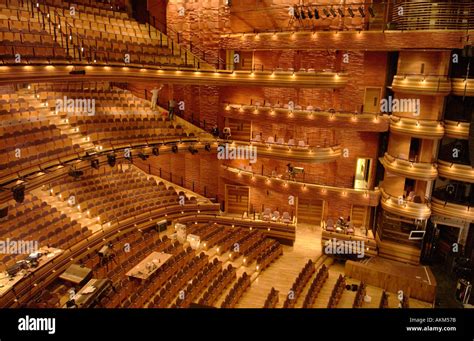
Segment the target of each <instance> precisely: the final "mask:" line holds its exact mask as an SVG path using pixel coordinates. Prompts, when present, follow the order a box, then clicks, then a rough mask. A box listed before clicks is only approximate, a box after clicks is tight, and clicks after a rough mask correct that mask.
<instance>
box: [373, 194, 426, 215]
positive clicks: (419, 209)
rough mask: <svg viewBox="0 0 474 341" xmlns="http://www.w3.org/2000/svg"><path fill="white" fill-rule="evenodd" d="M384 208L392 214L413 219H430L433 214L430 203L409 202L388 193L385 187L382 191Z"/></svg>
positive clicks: (381, 201)
mask: <svg viewBox="0 0 474 341" xmlns="http://www.w3.org/2000/svg"><path fill="white" fill-rule="evenodd" d="M380 192H381V195H382V198H381V199H380V203H381V204H382V208H383V209H384V210H386V211H388V212H390V213H393V214H397V215H400V216H403V217H408V218H412V219H428V218H429V217H430V214H431V209H430V205H429V203H428V202H414V201H408V200H406V199H404V198H403V197H395V196H393V195H390V194H389V193H387V192H386V191H385V190H384V189H383V187H382V188H381V189H380Z"/></svg>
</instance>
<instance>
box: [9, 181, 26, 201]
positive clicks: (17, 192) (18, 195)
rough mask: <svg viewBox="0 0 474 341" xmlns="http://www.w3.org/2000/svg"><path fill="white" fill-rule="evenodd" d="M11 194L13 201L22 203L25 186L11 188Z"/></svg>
mask: <svg viewBox="0 0 474 341" xmlns="http://www.w3.org/2000/svg"><path fill="white" fill-rule="evenodd" d="M12 192H13V199H15V201H16V202H18V203H22V202H23V200H25V185H18V186H15V187H13V189H12Z"/></svg>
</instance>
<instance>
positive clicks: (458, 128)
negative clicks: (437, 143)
mask: <svg viewBox="0 0 474 341" xmlns="http://www.w3.org/2000/svg"><path fill="white" fill-rule="evenodd" d="M470 126H471V124H470V123H469V122H458V121H449V120H446V121H444V131H445V133H446V136H447V137H452V138H453V139H460V140H467V139H468V138H469V127H470Z"/></svg>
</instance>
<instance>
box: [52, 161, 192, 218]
mask: <svg viewBox="0 0 474 341" xmlns="http://www.w3.org/2000/svg"><path fill="white" fill-rule="evenodd" d="M67 180H68V181H67ZM51 188H52V191H53V193H54V194H55V195H57V196H58V197H59V196H60V198H61V199H62V200H64V201H68V200H70V198H71V197H72V198H73V200H72V204H73V205H75V206H76V207H77V208H78V209H79V210H80V211H81V212H83V213H85V214H87V215H88V216H89V217H91V218H92V217H95V216H98V217H99V218H100V222H102V223H104V222H108V221H113V220H120V219H123V218H127V217H130V216H131V215H133V214H140V213H143V212H146V211H150V210H155V209H158V208H161V207H165V206H166V205H172V204H177V203H178V200H179V197H178V193H177V192H176V190H175V189H174V188H172V187H170V188H167V187H166V185H165V184H163V183H161V182H160V183H157V182H156V180H155V179H153V178H149V177H147V176H146V175H145V174H143V173H141V172H140V171H138V170H136V169H135V168H133V167H130V168H128V169H125V170H121V169H119V168H118V167H115V168H102V169H101V170H99V171H93V170H88V171H86V172H85V174H84V175H83V176H82V177H81V179H79V180H76V181H74V180H69V179H62V180H61V181H59V182H53V183H52V185H51ZM192 202H195V201H193V200H191V199H188V200H187V201H186V202H185V203H192Z"/></svg>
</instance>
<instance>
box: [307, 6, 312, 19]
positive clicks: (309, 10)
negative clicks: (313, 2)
mask: <svg viewBox="0 0 474 341" xmlns="http://www.w3.org/2000/svg"><path fill="white" fill-rule="evenodd" d="M308 18H310V19H313V12H312V11H311V9H309V8H308Z"/></svg>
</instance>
